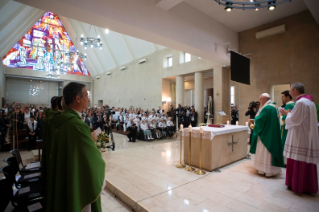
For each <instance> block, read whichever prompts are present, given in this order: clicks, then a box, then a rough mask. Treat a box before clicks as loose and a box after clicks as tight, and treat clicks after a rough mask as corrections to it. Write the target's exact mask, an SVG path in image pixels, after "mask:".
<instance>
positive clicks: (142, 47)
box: [123, 35, 156, 58]
mask: <svg viewBox="0 0 319 212" xmlns="http://www.w3.org/2000/svg"><path fill="white" fill-rule="evenodd" d="M123 37H124V40H125V41H126V43H127V45H128V47H129V49H130V50H131V51H132V53H133V54H134V57H135V58H141V57H144V56H146V55H149V54H152V53H154V52H155V51H156V49H155V47H154V45H153V43H150V42H148V41H145V40H141V39H138V38H134V37H131V36H128V35H123Z"/></svg>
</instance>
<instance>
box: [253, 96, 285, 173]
mask: <svg viewBox="0 0 319 212" xmlns="http://www.w3.org/2000/svg"><path fill="white" fill-rule="evenodd" d="M259 100H260V104H261V106H262V108H261V109H260V112H259V113H258V114H257V115H256V117H255V119H254V122H255V127H254V130H253V135H252V141H251V146H250V153H252V154H255V160H254V168H255V169H256V170H257V172H258V174H262V175H266V176H267V177H271V176H274V175H277V174H279V173H280V172H281V167H284V159H283V154H282V152H283V147H282V145H281V138H280V126H279V120H278V112H277V109H276V106H275V104H274V103H273V102H272V101H271V100H270V95H269V94H268V93H263V94H262V95H261V96H260V97H259Z"/></svg>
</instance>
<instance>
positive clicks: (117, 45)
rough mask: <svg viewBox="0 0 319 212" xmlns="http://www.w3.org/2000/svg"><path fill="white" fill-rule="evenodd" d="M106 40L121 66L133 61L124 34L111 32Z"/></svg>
mask: <svg viewBox="0 0 319 212" xmlns="http://www.w3.org/2000/svg"><path fill="white" fill-rule="evenodd" d="M105 40H106V42H107V45H108V46H109V48H110V50H111V51H112V52H113V55H114V57H115V60H116V61H117V63H118V64H119V65H124V64H126V63H129V62H131V61H133V56H132V55H131V53H130V51H129V49H128V47H127V45H126V43H125V41H124V39H123V37H122V34H120V33H117V32H113V31H110V32H109V34H106V36H105Z"/></svg>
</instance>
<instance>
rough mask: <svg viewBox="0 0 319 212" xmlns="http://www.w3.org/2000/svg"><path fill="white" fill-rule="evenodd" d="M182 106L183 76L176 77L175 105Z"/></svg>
mask: <svg viewBox="0 0 319 212" xmlns="http://www.w3.org/2000/svg"><path fill="white" fill-rule="evenodd" d="M178 104H181V105H182V106H183V105H184V76H176V105H175V107H176V108H177V107H178Z"/></svg>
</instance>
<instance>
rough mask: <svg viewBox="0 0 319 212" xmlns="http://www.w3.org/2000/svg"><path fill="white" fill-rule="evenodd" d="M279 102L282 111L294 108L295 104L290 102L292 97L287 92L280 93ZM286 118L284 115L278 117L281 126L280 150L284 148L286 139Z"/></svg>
mask: <svg viewBox="0 0 319 212" xmlns="http://www.w3.org/2000/svg"><path fill="white" fill-rule="evenodd" d="M281 100H282V103H283V104H284V105H285V107H284V109H285V110H290V111H292V109H293V108H294V107H295V103H294V102H293V101H292V96H290V94H289V91H288V90H287V91H284V92H282V93H281ZM286 117H287V116H285V115H281V116H280V125H281V130H280V135H281V144H282V149H284V148H285V142H286V137H287V132H288V130H286V123H285V121H286Z"/></svg>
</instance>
